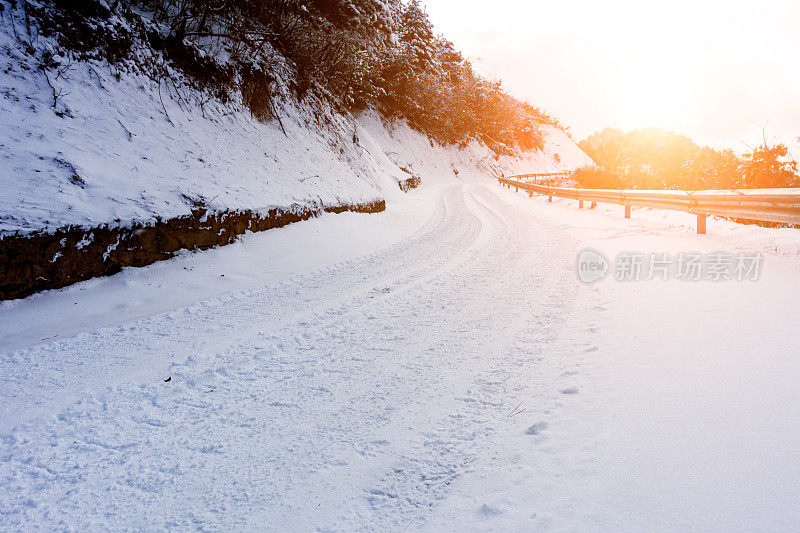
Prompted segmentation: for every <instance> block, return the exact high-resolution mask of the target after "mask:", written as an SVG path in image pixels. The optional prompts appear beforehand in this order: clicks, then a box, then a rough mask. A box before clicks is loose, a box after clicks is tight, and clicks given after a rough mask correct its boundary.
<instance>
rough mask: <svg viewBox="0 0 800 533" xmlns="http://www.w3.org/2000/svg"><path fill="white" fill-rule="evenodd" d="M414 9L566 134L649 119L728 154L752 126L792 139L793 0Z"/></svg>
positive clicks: (466, 0) (596, 1)
mask: <svg viewBox="0 0 800 533" xmlns="http://www.w3.org/2000/svg"><path fill="white" fill-rule="evenodd" d="M424 4H425V6H426V10H427V11H428V14H429V15H430V17H431V21H432V22H433V24H434V26H435V27H436V29H437V30H438V31H439V32H441V33H443V34H444V35H445V36H446V37H447V38H449V39H450V40H452V41H453V42H454V43H455V44H456V47H457V48H459V49H460V50H462V51H463V52H464V53H465V54H466V55H467V57H469V58H470V59H472V60H473V61H474V62H475V63H476V66H477V68H478V70H479V71H481V72H482V73H483V74H486V75H489V76H491V77H493V78H500V79H502V80H503V83H504V86H505V87H506V88H507V89H508V90H509V91H510V92H511V93H512V94H515V95H516V96H519V97H522V98H525V99H527V100H529V101H530V102H531V103H533V104H535V105H538V106H540V107H542V108H544V109H545V110H547V111H549V112H551V113H552V114H553V115H555V116H556V117H557V118H558V119H559V120H561V121H562V122H563V123H564V124H566V125H567V126H569V127H570V128H571V130H572V132H573V134H574V136H575V137H576V139H582V138H584V137H586V136H587V135H588V134H590V133H592V132H594V131H598V130H600V129H602V128H604V127H606V126H613V127H619V128H623V129H632V128H639V127H648V126H657V127H663V128H666V129H670V130H673V131H677V132H679V133H684V134H687V135H689V136H691V137H693V138H694V139H696V140H697V141H699V142H701V143H707V144H713V145H716V146H722V147H730V148H734V149H736V150H737V151H739V150H742V149H744V148H745V145H744V144H743V142H742V141H747V142H748V143H752V142H755V140H756V139H760V137H761V128H762V126H764V125H766V128H767V132H768V133H769V134H770V136H771V137H774V138H776V139H777V140H786V141H788V140H790V139H793V138H796V137H798V136H800V0H761V1H759V0H748V1H743V0H729V1H719V0H662V1H660V2H651V1H649V0H639V1H634V0H547V1H539V0H534V1H530V2H524V1H513V0H491V1H486V0H484V1H476V0H424ZM795 140H796V139H795Z"/></svg>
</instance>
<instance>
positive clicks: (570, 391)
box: [561, 387, 578, 394]
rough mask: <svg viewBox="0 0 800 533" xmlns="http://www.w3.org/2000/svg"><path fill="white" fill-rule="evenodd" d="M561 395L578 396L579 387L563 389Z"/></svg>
mask: <svg viewBox="0 0 800 533" xmlns="http://www.w3.org/2000/svg"><path fill="white" fill-rule="evenodd" d="M561 394H578V387H568V388H566V389H561Z"/></svg>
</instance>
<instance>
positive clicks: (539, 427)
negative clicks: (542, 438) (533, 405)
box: [525, 420, 550, 435]
mask: <svg viewBox="0 0 800 533" xmlns="http://www.w3.org/2000/svg"><path fill="white" fill-rule="evenodd" d="M549 426H550V424H548V423H547V422H545V421H544V420H540V421H539V422H536V423H535V424H534V425H532V426H531V427H529V428H528V429H526V430H525V434H526V435H538V434H540V433H541V432H542V431H544V430H545V429H547V428H548V427H549Z"/></svg>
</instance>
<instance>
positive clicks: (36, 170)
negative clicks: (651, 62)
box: [0, 19, 586, 234]
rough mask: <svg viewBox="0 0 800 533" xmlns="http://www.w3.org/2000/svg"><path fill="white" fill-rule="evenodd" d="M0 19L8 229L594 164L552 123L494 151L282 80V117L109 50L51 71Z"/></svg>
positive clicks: (146, 218)
mask: <svg viewBox="0 0 800 533" xmlns="http://www.w3.org/2000/svg"><path fill="white" fill-rule="evenodd" d="M0 29H1V30H2V31H0V70H2V71H3V73H4V74H3V76H2V78H0V139H1V141H0V171H1V172H0V234H2V233H8V232H13V231H22V232H29V231H34V230H42V229H45V230H54V229H56V228H61V227H64V226H69V225H74V226H81V227H95V226H99V225H104V224H109V225H112V226H130V224H131V223H133V222H134V221H138V222H143V223H148V222H151V221H153V220H155V219H156V218H161V219H169V218H174V217H179V216H184V215H187V214H189V213H190V211H191V209H192V208H193V207H197V206H198V205H202V206H205V207H208V208H210V209H211V210H212V211H213V210H243V209H249V210H252V211H259V210H266V209H269V208H273V207H282V208H287V207H291V206H293V205H299V206H312V207H319V206H320V205H339V204H363V203H369V202H373V201H375V200H379V199H386V200H389V201H391V200H392V199H393V198H395V197H397V195H398V194H400V193H401V191H400V190H399V188H398V181H402V180H405V179H408V178H409V177H410V175H409V174H408V172H414V173H416V174H417V175H419V176H420V177H421V178H422V179H424V178H425V172H426V170H428V169H429V168H431V167H441V166H451V167H452V169H453V170H458V171H459V172H462V171H464V172H475V173H487V174H492V173H497V172H501V171H503V170H507V169H509V168H518V169H519V170H520V171H526V172H533V171H537V170H542V171H546V170H551V169H553V168H574V167H576V166H581V165H583V164H585V163H586V156H585V155H583V154H582V153H581V152H580V150H579V149H578V148H577V147H576V146H575V144H574V143H573V142H572V141H571V140H570V139H569V138H567V137H566V136H565V135H564V134H563V132H561V131H560V130H557V129H555V128H552V127H546V128H547V132H546V137H547V138H546V148H545V153H542V152H533V153H528V154H522V157H520V158H518V159H517V158H508V157H504V158H502V159H499V160H496V159H495V158H494V154H493V153H492V152H491V151H490V150H489V149H487V148H486V147H485V146H483V145H480V144H478V143H472V144H471V145H469V146H466V147H464V148H462V149H457V148H456V147H454V146H447V147H445V146H441V145H438V144H437V143H434V142H432V141H430V140H429V139H428V138H427V137H426V136H424V135H422V134H420V133H418V132H415V131H413V130H412V129H410V128H409V127H408V126H407V125H406V124H405V123H403V122H398V123H396V124H393V125H386V124H384V123H383V122H382V121H381V120H380V119H379V118H378V116H377V115H375V114H373V113H367V114H366V115H365V116H362V117H361V118H360V119H358V120H354V119H352V118H347V117H345V116H342V115H341V114H337V113H335V112H333V111H332V110H331V108H330V106H328V105H327V104H325V103H323V102H321V101H318V100H313V99H312V100H311V101H306V102H304V103H302V104H301V103H297V102H296V100H294V99H292V98H291V97H289V96H288V92H289V91H288V89H287V88H285V87H284V88H283V89H282V91H283V93H282V94H283V98H282V99H281V101H282V106H281V108H280V109H278V115H279V120H278V119H274V120H271V121H269V122H267V123H264V122H260V121H258V120H256V119H255V118H253V117H252V116H251V114H250V112H249V111H248V110H247V108H246V107H245V106H243V105H242V104H241V102H238V103H237V102H233V103H230V104H225V105H223V104H221V103H219V102H218V101H216V100H214V99H213V98H209V97H208V95H206V94H204V93H200V92H198V91H194V90H192V89H189V88H188V87H183V88H182V89H181V91H180V96H179V95H178V92H177V91H176V90H175V89H174V88H173V84H172V83H168V82H156V81H154V80H153V79H151V78H150V77H147V76H144V75H142V74H139V73H136V72H134V71H131V70H126V69H123V68H119V67H115V66H110V65H108V64H106V63H103V62H98V61H73V62H70V61H69V60H67V59H63V62H64V64H66V65H68V67H65V68H62V69H59V70H58V71H50V72H49V74H46V72H45V71H44V70H42V69H40V68H39V65H38V63H37V59H36V58H35V57H34V56H32V55H31V54H28V53H26V52H25V50H24V49H23V47H22V46H20V43H19V41H18V39H17V38H16V37H15V36H14V34H13V32H12V31H11V29H10V28H9V24H8V21H7V19H4V20H3V21H2V22H0ZM38 47H39V48H40V49H46V48H47V40H46V39H43V38H42V39H41V41H40V42H39V43H38ZM175 77H176V78H177V79H178V80H180V75H179V74H177V73H176V74H175ZM51 85H52V88H51ZM54 95H57V98H56V100H57V101H56V104H55V105H53V102H54ZM403 169H405V170H403Z"/></svg>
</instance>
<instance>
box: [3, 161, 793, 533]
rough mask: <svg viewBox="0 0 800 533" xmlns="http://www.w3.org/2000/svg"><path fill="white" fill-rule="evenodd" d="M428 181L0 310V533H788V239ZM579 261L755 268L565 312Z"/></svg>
mask: <svg viewBox="0 0 800 533" xmlns="http://www.w3.org/2000/svg"><path fill="white" fill-rule="evenodd" d="M444 170H446V171H441V172H438V173H434V172H433V171H431V175H430V176H426V177H427V178H429V179H426V181H425V182H423V185H422V187H421V188H420V189H417V190H415V191H412V192H411V193H409V194H408V195H405V196H403V197H402V198H400V199H398V200H397V201H396V202H394V203H391V204H390V207H389V209H388V210H387V211H386V212H384V213H379V214H374V215H355V214H344V215H326V216H323V217H321V218H319V219H315V220H312V221H309V222H307V223H301V224H296V225H293V226H291V227H288V228H284V229H280V230H272V231H268V232H264V233H260V234H254V235H248V236H246V237H245V238H243V239H242V240H241V241H240V242H238V243H236V244H234V245H231V246H228V247H224V248H219V249H215V250H210V251H207V252H199V253H187V254H184V255H182V256H180V257H177V258H174V259H171V260H169V261H164V262H161V263H157V264H154V265H151V266H149V267H145V268H140V269H125V270H124V271H123V272H121V273H120V274H117V275H115V276H112V277H109V278H103V279H97V280H92V281H89V282H85V283H81V284H78V285H75V286H73V287H69V288H67V289H63V290H59V291H50V292H46V293H41V294H39V295H35V296H32V297H29V298H26V299H24V300H18V301H14V302H5V303H2V304H0V345H2V346H3V349H2V353H3V355H2V356H0V368H2V372H1V373H0V380H2V386H0V405H1V406H2V412H0V428H2V430H0V431H2V435H1V437H0V529H3V530H14V529H47V530H52V529H72V530H81V531H93V530H94V531H103V530H121V529H131V530H164V529H208V530H228V531H230V530H272V531H292V530H296V531H309V530H320V531H353V530H363V531H381V530H407V529H425V530H429V531H459V530H468V531H470V530H481V531H483V530H494V531H520V530H537V529H555V530H580V531H587V530H589V531H608V530H612V531H613V530H629V531H642V530H664V529H691V530H703V531H708V530H721V531H731V530H747V531H753V530H759V531H775V530H784V531H785V530H791V529H794V528H796V525H797V524H798V523H800V506H798V505H797V502H798V498H799V497H800V489H799V488H798V484H797V480H798V479H800V400H799V399H798V395H797V383H798V382H800V357H798V348H797V342H796V331H795V328H794V327H793V325H794V324H797V323H798V319H800V307H798V305H797V301H798V296H800V257H798V250H800V246H798V244H800V232H798V231H797V230H791V229H765V228H758V227H753V226H740V225H736V224H733V223H730V222H726V221H722V220H717V219H709V235H705V236H697V235H695V234H694V228H693V223H694V220H693V217H691V216H689V215H685V214H680V213H670V212H664V211H656V210H645V209H634V211H633V218H632V219H631V220H625V219H624V218H623V217H622V212H621V210H622V208H621V207H619V206H603V205H601V206H600V207H598V208H597V209H592V210H588V209H585V210H578V208H577V206H576V203H575V202H570V201H567V200H556V201H554V202H553V203H547V201H546V199H543V198H540V197H534V198H528V197H527V195H524V194H522V193H520V194H515V193H514V192H513V190H508V189H504V188H501V187H499V186H498V185H497V184H496V182H494V181H492V180H490V179H489V178H486V177H480V176H479V175H477V174H476V175H474V176H472V177H465V176H464V173H459V175H458V176H456V175H455V174H454V173H453V172H451V171H450V169H449V168H446V169H444ZM587 247H588V248H592V249H594V250H596V251H597V252H599V253H601V254H603V255H605V256H606V257H608V258H613V257H615V256H616V255H617V254H618V253H620V252H637V251H638V252H643V253H647V252H658V253H660V252H667V253H669V254H673V255H674V254H678V253H680V252H703V253H705V252H714V251H723V252H727V253H731V254H737V253H748V254H750V253H757V252H760V253H762V254H764V261H763V264H762V265H761V272H760V277H759V279H758V280H757V281H718V282H715V281H710V280H701V281H696V282H688V281H679V280H676V279H671V280H669V281H661V280H659V279H654V280H652V281H627V282H622V281H616V280H615V279H614V276H613V273H612V275H611V276H609V278H607V279H605V280H603V281H599V282H597V283H595V284H591V285H587V284H583V283H581V282H579V281H578V279H577V277H576V272H575V264H576V257H577V255H578V253H579V251H580V250H583V249H584V248H587Z"/></svg>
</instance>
